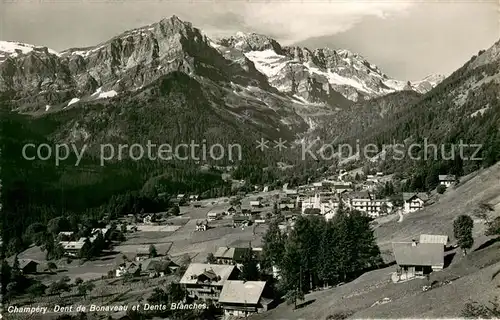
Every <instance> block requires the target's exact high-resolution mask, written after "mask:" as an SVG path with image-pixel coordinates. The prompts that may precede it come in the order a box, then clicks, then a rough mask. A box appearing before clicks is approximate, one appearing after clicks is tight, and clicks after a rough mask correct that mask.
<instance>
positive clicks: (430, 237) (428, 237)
mask: <svg viewBox="0 0 500 320" xmlns="http://www.w3.org/2000/svg"><path fill="white" fill-rule="evenodd" d="M419 242H420V243H441V244H442V245H446V244H447V243H448V236H446V235H438V234H421V235H420V241H419Z"/></svg>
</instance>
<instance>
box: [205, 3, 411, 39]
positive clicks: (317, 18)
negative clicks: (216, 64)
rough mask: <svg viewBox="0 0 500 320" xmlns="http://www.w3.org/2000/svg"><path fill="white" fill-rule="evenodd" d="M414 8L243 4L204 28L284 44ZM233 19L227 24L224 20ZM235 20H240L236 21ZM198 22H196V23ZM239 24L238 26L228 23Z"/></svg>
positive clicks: (401, 5) (229, 7)
mask: <svg viewBox="0 0 500 320" xmlns="http://www.w3.org/2000/svg"><path fill="white" fill-rule="evenodd" d="M413 5H414V2H411V1H397V0H393V1H373V2H369V1H366V0H365V1H358V0H351V1H333V0H332V1H318V0H310V1H307V0H304V1H302V2H296V1H279V2H272V1H271V2H268V3H262V2H261V3H257V2H246V3H241V2H240V3H238V4H234V5H227V6H226V7H225V8H224V10H227V11H226V12H220V13H219V14H217V15H214V16H212V17H211V18H212V19H213V20H214V21H216V22H217V23H213V24H212V25H208V24H209V23H208V22H209V21H204V22H206V23H207V25H204V26H203V28H204V29H206V31H207V33H209V34H215V35H219V34H224V35H225V34H228V33H230V32H231V33H234V32H235V31H246V30H242V29H252V30H253V31H255V32H257V33H265V34H268V35H269V34H272V35H274V36H276V37H277V38H278V39H277V40H279V41H281V42H283V43H284V44H289V43H293V42H298V41H301V40H304V39H307V38H311V37H319V36H324V35H331V34H335V33H339V32H343V31H346V30H349V29H350V28H352V27H353V26H354V25H355V24H357V23H358V22H360V21H361V20H362V19H364V18H366V17H370V16H372V17H379V18H386V17H387V16H390V15H393V14H401V13H404V12H407V10H408V9H409V8H410V7H411V6H413ZM229 14H231V16H233V18H232V19H228V20H226V19H225V17H229ZM234 16H238V17H239V18H235V17H234ZM195 20H197V19H195ZM232 21H238V23H237V24H233V23H231V22H232Z"/></svg>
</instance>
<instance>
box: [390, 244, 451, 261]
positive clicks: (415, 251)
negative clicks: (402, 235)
mask: <svg viewBox="0 0 500 320" xmlns="http://www.w3.org/2000/svg"><path fill="white" fill-rule="evenodd" d="M392 250H393V252H394V256H395V257H396V262H397V264H398V265H409V266H438V265H444V246H443V245H442V244H440V243H418V244H417V245H416V246H415V245H413V243H412V242H394V243H392Z"/></svg>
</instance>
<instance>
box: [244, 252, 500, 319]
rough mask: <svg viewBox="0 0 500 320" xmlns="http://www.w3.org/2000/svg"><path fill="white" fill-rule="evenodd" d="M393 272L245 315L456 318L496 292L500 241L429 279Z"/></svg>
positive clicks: (367, 276) (373, 273) (383, 271)
mask: <svg viewBox="0 0 500 320" xmlns="http://www.w3.org/2000/svg"><path fill="white" fill-rule="evenodd" d="M394 270H395V266H392V267H388V268H384V269H380V270H375V271H371V272H368V273H366V274H364V275H362V276H361V277H359V278H358V279H356V280H354V281H352V282H350V283H347V284H345V285H342V286H339V287H337V288H333V289H328V290H323V291H317V292H313V293H311V294H308V295H306V299H305V304H306V306H305V307H303V308H299V309H297V310H293V305H291V306H288V305H286V303H283V304H281V305H279V306H278V307H277V308H276V309H274V310H271V311H269V312H268V313H264V314H260V315H255V316H252V317H251V318H250V319H275V320H278V319H280V320H292V319H304V320H316V319H319V320H324V319H326V317H327V316H329V315H333V314H335V313H337V312H350V313H353V314H352V316H351V318H353V319H367V318H372V319H373V318H376V319H401V318H413V319H422V318H443V317H446V318H456V317H459V316H460V312H461V310H462V308H463V306H464V304H465V303H466V302H468V301H470V300H475V301H480V302H487V301H489V300H490V299H492V298H494V296H495V295H499V294H500V288H499V287H498V286H499V285H500V275H497V276H496V277H495V278H494V279H492V276H493V275H494V274H495V272H497V271H498V270H500V243H499V242H497V243H495V244H493V245H491V246H489V247H487V248H485V249H482V250H479V251H477V252H472V253H471V254H470V255H469V256H467V257H465V258H463V259H461V260H460V261H459V262H458V263H457V264H455V265H453V266H451V267H449V268H447V269H445V270H443V271H441V272H435V273H433V274H431V277H430V281H427V280H426V279H415V280H412V281H408V282H404V283H398V284H394V283H392V282H391V281H390V274H391V273H392V272H393V271H394ZM434 281H437V283H438V285H437V286H436V287H435V288H433V289H431V290H429V291H427V292H423V291H422V287H423V286H424V285H428V284H429V282H431V283H432V282H434ZM446 281H450V283H448V284H446ZM384 300H385V301H384Z"/></svg>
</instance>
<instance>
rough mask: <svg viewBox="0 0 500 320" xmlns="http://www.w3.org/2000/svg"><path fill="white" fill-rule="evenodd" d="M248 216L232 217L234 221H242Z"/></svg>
mask: <svg viewBox="0 0 500 320" xmlns="http://www.w3.org/2000/svg"><path fill="white" fill-rule="evenodd" d="M248 219H249V218H248V217H246V216H234V217H233V221H235V222H243V221H247V220H248Z"/></svg>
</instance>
